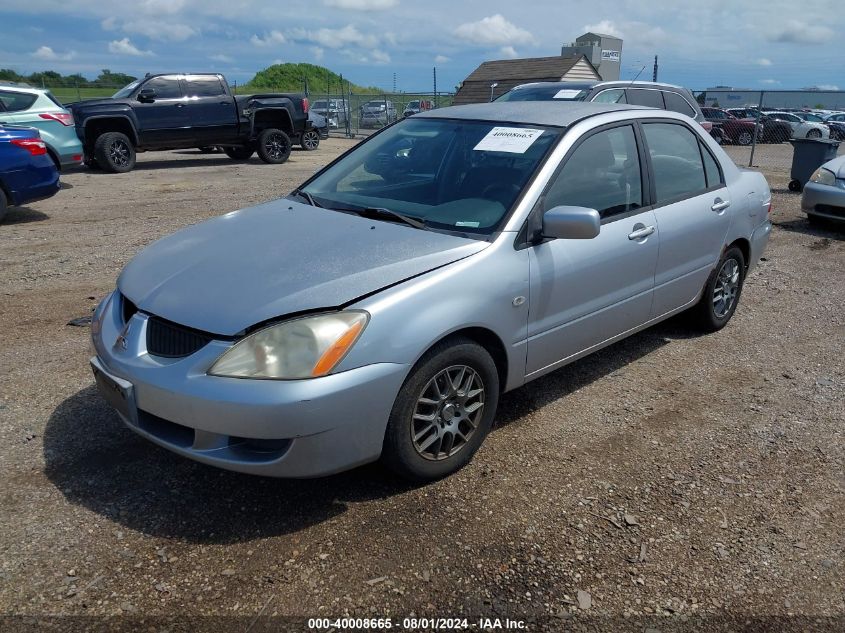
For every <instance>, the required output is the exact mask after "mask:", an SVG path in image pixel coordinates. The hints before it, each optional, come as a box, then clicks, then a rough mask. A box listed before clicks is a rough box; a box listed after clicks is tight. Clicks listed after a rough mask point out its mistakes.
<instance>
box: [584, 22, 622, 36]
mask: <svg viewBox="0 0 845 633" xmlns="http://www.w3.org/2000/svg"><path fill="white" fill-rule="evenodd" d="M584 32H585V33H587V32H588V33H601V34H602V35H612V36H613V37H619V38H621V37H622V31H620V30H619V29H618V28H617V27H616V25H615V24H614V23H613V22H611V21H610V20H602V21H601V22H599V23H597V24H587V25H586V26H585V27H584Z"/></svg>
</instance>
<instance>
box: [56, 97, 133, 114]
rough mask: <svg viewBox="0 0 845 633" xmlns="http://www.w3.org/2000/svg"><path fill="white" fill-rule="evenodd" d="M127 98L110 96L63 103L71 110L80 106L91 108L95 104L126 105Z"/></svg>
mask: <svg viewBox="0 0 845 633" xmlns="http://www.w3.org/2000/svg"><path fill="white" fill-rule="evenodd" d="M129 101H130V100H129V99H112V98H111V97H103V98H101V99H85V100H84V101H74V102H73V103H68V104H67V105H65V108H67V109H68V110H70V111H71V112H73V110H78V109H81V108H92V107H96V106H115V105H126V104H127V103H129Z"/></svg>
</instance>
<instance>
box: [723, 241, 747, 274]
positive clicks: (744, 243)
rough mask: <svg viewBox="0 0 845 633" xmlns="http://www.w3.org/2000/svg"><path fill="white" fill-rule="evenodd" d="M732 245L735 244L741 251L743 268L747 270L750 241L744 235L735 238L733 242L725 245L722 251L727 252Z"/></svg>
mask: <svg viewBox="0 0 845 633" xmlns="http://www.w3.org/2000/svg"><path fill="white" fill-rule="evenodd" d="M734 246H736V247H737V248H738V249H739V250H740V251H741V252H742V257H743V258H744V259H745V270H748V266H749V265H750V263H751V242H750V241H748V240H747V239H746V238H744V237H740V238H737V239H735V240H734V241H733V242H731V243H730V244H728V245H727V246H725V250H724V251H723V252H727V251H728V250H729V249H731V248H733V247H734Z"/></svg>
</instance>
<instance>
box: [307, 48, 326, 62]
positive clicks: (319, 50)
mask: <svg viewBox="0 0 845 633" xmlns="http://www.w3.org/2000/svg"><path fill="white" fill-rule="evenodd" d="M311 52H312V53H314V59H316V60H317V61H320V60H321V59H323V57H324V56H325V54H326V51H324V50H323V49H322V48H320V47H319V46H312V47H311Z"/></svg>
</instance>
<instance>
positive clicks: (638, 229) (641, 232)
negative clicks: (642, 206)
mask: <svg viewBox="0 0 845 633" xmlns="http://www.w3.org/2000/svg"><path fill="white" fill-rule="evenodd" d="M652 233H654V227H653V226H644V225H642V224H639V223H638V224H635V225H634V230H633V232H631V233H628V239H629V240H641V239H643V238H644V237H648V236H649V235H651V234H652Z"/></svg>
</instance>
